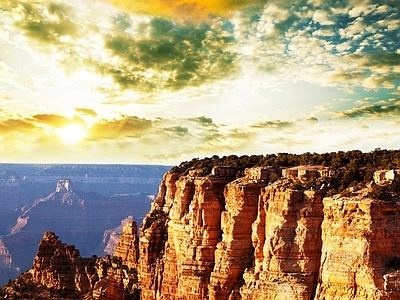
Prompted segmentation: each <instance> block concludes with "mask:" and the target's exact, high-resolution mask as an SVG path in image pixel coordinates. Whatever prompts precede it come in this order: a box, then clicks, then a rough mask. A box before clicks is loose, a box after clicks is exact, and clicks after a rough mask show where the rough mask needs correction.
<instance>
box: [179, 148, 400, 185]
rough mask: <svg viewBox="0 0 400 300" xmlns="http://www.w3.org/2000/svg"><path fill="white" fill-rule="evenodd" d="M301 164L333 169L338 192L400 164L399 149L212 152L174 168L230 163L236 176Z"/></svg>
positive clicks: (209, 167) (205, 169)
mask: <svg viewBox="0 0 400 300" xmlns="http://www.w3.org/2000/svg"><path fill="white" fill-rule="evenodd" d="M300 165H322V166H325V167H329V168H330V169H331V170H332V171H334V176H333V177H332V178H331V182H330V185H331V189H332V190H331V193H335V192H341V191H343V190H344V189H346V188H348V187H350V186H354V185H357V184H359V183H364V184H366V183H369V182H370V181H371V180H372V179H373V174H374V172H375V171H376V170H380V169H393V168H400V150H384V149H380V148H377V149H375V150H374V151H371V152H362V151H360V150H352V151H346V152H345V151H338V152H330V153H322V154H318V153H310V152H306V153H303V154H290V153H278V154H267V155H250V156H248V155H243V156H236V155H229V156H223V157H219V156H217V155H213V156H212V157H206V158H203V159H199V158H193V159H192V160H191V161H185V162H182V163H181V164H180V165H179V166H176V167H174V168H172V169H171V171H172V172H181V173H183V174H187V173H188V172H189V170H192V169H203V172H204V174H210V173H211V170H212V168H213V166H231V167H235V168H236V169H237V174H236V177H242V176H243V174H244V169H246V168H251V167H263V166H271V167H275V168H276V167H281V168H290V167H295V166H300Z"/></svg>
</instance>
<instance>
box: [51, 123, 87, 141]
mask: <svg viewBox="0 0 400 300" xmlns="http://www.w3.org/2000/svg"><path fill="white" fill-rule="evenodd" d="M56 132H57V134H58V136H59V137H60V139H61V141H62V142H63V143H66V144H76V143H79V142H81V141H82V140H83V139H84V138H85V137H86V135H87V132H86V130H85V128H83V127H82V126H80V125H77V124H70V125H66V126H64V127H62V128H59V129H57V131H56Z"/></svg>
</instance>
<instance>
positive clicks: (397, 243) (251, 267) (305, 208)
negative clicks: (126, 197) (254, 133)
mask: <svg viewBox="0 0 400 300" xmlns="http://www.w3.org/2000/svg"><path fill="white" fill-rule="evenodd" d="M399 173H400V170H397V169H396V170H395V169H393V170H380V171H377V172H375V174H374V176H373V179H374V181H373V182H370V183H368V184H366V185H365V184H360V183H359V184H354V185H352V186H350V187H348V188H346V189H344V190H342V191H341V192H340V193H339V192H337V193H334V194H330V195H329V193H328V190H329V186H330V185H331V176H332V175H333V173H332V171H331V170H330V169H329V168H328V167H323V166H297V167H293V168H273V167H253V168H248V169H246V170H244V174H243V176H242V177H239V178H236V174H237V173H236V169H235V168H233V167H228V166H227V167H225V166H218V167H214V168H213V169H212V171H211V174H206V175H205V174H204V172H202V171H201V170H190V171H189V172H184V171H182V170H180V169H179V168H178V169H173V170H171V171H169V172H167V173H166V174H165V175H164V177H163V180H162V182H161V184H160V186H159V191H158V195H157V197H155V199H154V201H153V203H152V204H151V208H150V211H149V212H148V214H147V215H146V216H145V218H144V219H143V222H142V224H141V225H140V228H139V230H138V231H139V233H137V224H136V222H134V221H133V220H126V221H124V223H123V230H122V231H123V234H122V236H121V237H120V238H119V240H118V246H117V248H116V250H115V251H114V253H113V258H110V256H106V257H104V258H97V257H92V258H90V259H88V260H89V261H90V263H89V262H87V263H86V265H87V266H89V265H90V266H92V267H90V268H89V267H86V269H85V268H82V264H83V265H85V263H83V262H82V261H81V260H83V259H82V258H80V253H78V252H76V250H75V247H73V246H68V245H65V244H62V243H61V242H58V240H57V241H56V240H54V236H55V234H54V233H45V235H44V236H43V240H44V241H45V242H40V244H39V252H38V254H37V257H43V255H44V254H43V253H44V252H43V251H41V250H40V249H41V245H42V246H43V245H47V244H46V243H48V241H47V240H49V239H48V237H49V236H50V237H52V238H51V239H52V240H53V241H52V242H51V243H53V244H56V245H57V244H60V243H61V244H62V245H61V246H60V247H61V248H60V249H61V250H57V251H56V250H52V251H50V253H49V254H46V255H44V257H47V260H49V263H45V261H46V260H45V259H43V258H35V262H34V266H33V267H32V268H31V269H30V270H29V271H28V272H26V273H24V274H23V275H22V276H21V277H19V278H17V280H16V281H15V282H12V283H10V284H8V285H7V286H5V287H4V288H3V290H2V293H3V294H4V293H7V295H12V294H13V293H20V294H18V295H19V296H20V297H21V298H20V299H24V298H23V296H22V294H21V289H18V287H21V286H24V285H26V284H27V283H29V284H34V286H35V287H37V286H38V285H40V286H42V287H47V288H52V289H55V290H58V291H61V290H63V289H65V286H66V285H65V283H62V282H61V281H60V280H58V281H57V280H54V278H67V277H69V278H75V280H74V284H75V286H73V284H72V279H70V282H71V283H69V288H68V290H70V291H73V292H74V293H76V294H75V297H77V298H74V299H84V297H86V298H85V299H139V297H140V299H144V300H147V299H149V300H150V299H160V300H161V299H164V300H167V299H171V300H172V299H176V300H195V299H196V300H200V299H210V300H211V299H214V300H238V299H248V300H250V299H251V300H253V299H254V300H255V299H257V300H272V299H274V300H280V299H282V300H283V299H296V300H311V299H318V300H319V299H320V300H322V299H326V300H336V299H354V300H355V299H369V300H372V299H373V300H375V299H393V300H394V299H399V297H400V285H399V283H400V239H399V236H400V224H399V222H400V218H399V217H400V199H399V198H398V195H397V194H395V193H389V194H388V195H389V196H388V197H389V198H385V199H384V200H381V199H378V198H377V197H374V195H375V194H376V193H375V194H374V191H376V190H379V188H386V187H389V185H391V184H393V183H394V182H397V181H398V180H399ZM388 189H389V188H388ZM57 234H58V233H57ZM46 239H47V240H46ZM63 239H64V238H63ZM43 240H42V241H43ZM59 252H60V253H62V254H58V253H59ZM59 256H61V257H67V258H68V259H66V260H65V259H58V258H57V257H59ZM55 258H57V259H55ZM71 264H72V265H73V268H71V267H70V268H69V269H72V270H74V271H73V272H72V273H68V274H65V275H64V276H61V275H57V274H59V271H56V270H58V269H59V268H61V269H63V266H65V265H69V266H70V265H71ZM100 266H101V267H100ZM64 269H65V268H64ZM83 269H84V270H83ZM79 270H80V271H79ZM82 270H83V271H82ZM57 272H58V273H57ZM78 283H79V284H78ZM100 290H101V292H100ZM25 293H27V292H26V291H25ZM139 294H140V296H139ZM79 297H80V298H79ZM135 297H136V298H135ZM27 299H28V298H27ZM45 299H47V298H45ZM49 299H50V298H49ZM59 299H69V298H68V297H67V296H65V298H59ZM71 299H72V298H71Z"/></svg>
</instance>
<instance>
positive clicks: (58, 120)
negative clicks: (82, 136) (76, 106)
mask: <svg viewBox="0 0 400 300" xmlns="http://www.w3.org/2000/svg"><path fill="white" fill-rule="evenodd" d="M33 121H34V122H36V123H40V124H46V125H49V126H52V127H56V128H61V127H64V126H66V125H69V124H71V123H73V124H80V125H83V126H86V122H85V121H84V120H82V119H81V118H80V117H78V116H74V117H73V118H72V119H68V118H66V117H64V116H60V115H54V114H37V115H34V116H33Z"/></svg>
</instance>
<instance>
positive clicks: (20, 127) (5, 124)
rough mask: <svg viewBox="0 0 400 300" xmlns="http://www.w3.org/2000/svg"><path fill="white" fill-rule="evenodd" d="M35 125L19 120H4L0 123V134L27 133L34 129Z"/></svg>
mask: <svg viewBox="0 0 400 300" xmlns="http://www.w3.org/2000/svg"><path fill="white" fill-rule="evenodd" d="M35 127H36V126H35V125H34V124H32V123H30V122H29V121H26V120H21V119H5V120H2V121H0V133H2V134H6V133H13V132H24V133H29V132H31V131H32V130H34V129H35Z"/></svg>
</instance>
